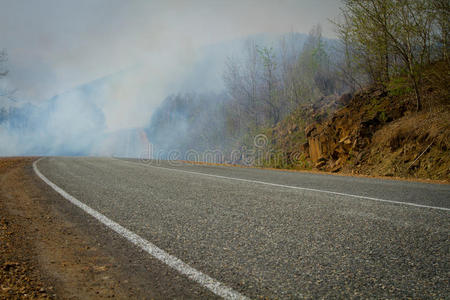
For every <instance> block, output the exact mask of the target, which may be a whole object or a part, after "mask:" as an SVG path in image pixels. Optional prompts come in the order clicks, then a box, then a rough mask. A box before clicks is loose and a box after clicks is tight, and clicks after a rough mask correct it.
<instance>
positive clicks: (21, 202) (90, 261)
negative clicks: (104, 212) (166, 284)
mask: <svg viewBox="0 0 450 300" xmlns="http://www.w3.org/2000/svg"><path fill="white" fill-rule="evenodd" d="M33 160H34V158H2V159H0V212H1V221H0V226H1V228H0V242H1V248H0V265H1V269H0V276H1V277H0V278H1V282H2V283H1V290H0V298H17V299H18V298H20V299H23V298H32V299H34V298H41V299H53V298H68V299H71V298H79V299H88V298H97V299H98V298H110V297H115V296H116V297H119V298H126V297H127V296H129V295H128V294H127V293H126V291H123V290H122V289H121V287H120V285H119V283H118V282H117V280H115V278H114V276H113V275H112V274H110V272H108V271H109V269H111V266H112V265H113V264H114V260H113V258H112V257H110V256H108V255H105V254H104V253H102V252H101V251H100V250H99V249H98V248H96V247H95V246H92V245H90V244H89V241H86V239H85V238H83V237H82V235H81V234H80V232H77V230H76V229H75V228H74V225H73V224H71V223H70V222H68V221H66V220H64V219H62V218H61V216H60V215H59V214H58V212H57V211H55V210H53V211H52V210H51V209H50V208H49V207H45V206H44V205H42V204H44V202H46V201H47V200H46V197H44V195H43V193H42V191H40V189H39V188H38V187H37V186H36V185H35V183H34V180H33V178H32V176H30V174H29V172H27V170H26V169H27V168H30V165H31V163H32V161H33ZM28 171H29V170H28Z"/></svg>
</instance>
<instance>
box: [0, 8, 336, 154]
mask: <svg viewBox="0 0 450 300" xmlns="http://www.w3.org/2000/svg"><path fill="white" fill-rule="evenodd" d="M336 12H337V1H334V0H326V1H313V0H305V1H295V0H292V1H287V0H286V1H271V0H261V1H256V0H254V1H181V0H180V1H119V0H80V1H59V0H44V1H25V0H15V1H7V0H0V48H5V49H7V51H8V54H9V56H8V62H7V67H8V69H9V71H10V72H9V74H8V76H7V77H5V78H2V79H1V80H0V81H1V88H2V90H15V89H17V92H16V93H15V94H14V97H15V99H16V101H15V102H11V101H10V100H7V99H3V98H2V99H0V106H1V107H5V108H6V109H7V110H8V111H9V110H14V111H15V112H14V113H12V116H13V118H12V120H11V121H9V122H8V123H6V122H3V123H1V124H0V143H1V144H0V155H19V154H55V155H56V154H70V155H77V154H80V155H81V154H83V155H85V154H91V155H95V154H97V155H105V154H111V155H113V154H118V155H121V154H123V153H122V152H125V153H134V154H133V155H135V153H136V152H138V150H130V149H129V148H130V146H128V147H125V146H124V145H123V144H122V142H123V140H135V141H137V142H128V144H139V142H138V141H139V139H140V136H139V133H136V132H137V131H136V130H134V129H135V128H141V127H144V126H146V125H148V123H149V120H150V117H151V115H152V113H153V112H154V111H155V109H156V108H157V107H158V105H159V104H160V103H161V102H162V101H163V100H164V98H166V96H167V95H169V94H172V93H177V92H186V91H200V92H204V91H206V92H208V91H218V90H220V89H221V88H222V84H223V83H222V78H221V75H222V74H221V72H222V70H221V68H222V67H223V62H224V59H225V58H226V56H227V55H230V53H232V52H233V51H235V50H236V47H238V45H239V43H240V42H241V41H242V40H245V39H246V37H247V36H249V35H252V34H257V33H271V34H278V33H283V32H289V31H291V30H294V31H299V32H307V31H308V30H309V29H310V28H311V26H313V25H314V24H316V23H319V22H321V23H323V24H326V19H327V18H332V17H334V16H335V14H336ZM330 28H331V26H330V27H327V26H325V34H326V35H328V36H332V35H333V32H332V31H331V30H330ZM24 119H26V122H25V121H24ZM19 121H22V124H21V125H20V126H19ZM24 124H25V125H24ZM133 130H134V131H133ZM127 148H128V149H127ZM131 148H133V147H131ZM117 149H125V150H117ZM117 152H120V153H117ZM130 155H132V154H130Z"/></svg>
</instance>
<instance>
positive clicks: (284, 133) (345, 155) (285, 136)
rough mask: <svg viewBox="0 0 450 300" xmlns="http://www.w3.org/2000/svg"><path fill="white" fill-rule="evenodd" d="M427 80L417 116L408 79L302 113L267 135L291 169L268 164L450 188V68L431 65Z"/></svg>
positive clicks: (329, 101) (326, 100)
mask: <svg viewBox="0 0 450 300" xmlns="http://www.w3.org/2000/svg"><path fill="white" fill-rule="evenodd" d="M424 75H425V76H424V82H423V85H422V91H421V92H422V94H423V99H424V101H423V109H422V110H421V111H419V112H417V111H416V110H415V106H414V94H413V91H412V90H411V89H410V88H409V86H408V84H407V79H406V78H405V77H396V78H394V79H392V80H391V81H390V83H389V84H387V86H386V87H380V86H371V87H368V88H365V89H363V90H360V91H358V92H356V93H355V94H354V95H352V96H350V95H344V96H342V97H328V98H324V99H322V103H321V102H318V103H316V104H315V107H314V106H310V107H301V108H299V109H298V110H297V111H295V112H294V113H293V114H291V115H290V116H288V117H287V118H286V119H285V120H284V121H283V122H281V123H280V124H278V126H276V127H275V128H274V129H271V130H269V132H268V133H269V136H270V140H271V147H273V149H275V150H277V151H282V153H284V154H285V156H286V157H287V160H286V163H285V164H275V165H274V164H273V162H266V164H265V165H266V166H272V167H289V168H296V169H317V170H321V171H328V172H340V173H351V174H365V175H375V176H396V177H407V178H424V179H437V180H444V181H449V179H450V151H449V149H450V118H449V115H450V114H449V112H450V101H449V100H450V92H449V87H448V84H447V83H448V82H449V80H450V74H449V70H448V66H447V64H446V63H442V62H441V63H436V64H433V65H431V66H429V67H428V68H427V70H426V71H425V73H424ZM333 111H334V112H333ZM306 112H308V113H309V114H310V115H311V117H310V118H309V120H310V121H312V122H309V123H308V122H305V118H304V116H305V115H307V114H306ZM314 119H315V120H316V121H314Z"/></svg>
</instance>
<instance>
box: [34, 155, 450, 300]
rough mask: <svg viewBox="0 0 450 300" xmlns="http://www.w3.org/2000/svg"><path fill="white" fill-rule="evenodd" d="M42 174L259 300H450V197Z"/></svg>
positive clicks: (298, 181) (258, 176) (387, 183)
mask: <svg viewBox="0 0 450 300" xmlns="http://www.w3.org/2000/svg"><path fill="white" fill-rule="evenodd" d="M37 166H38V168H39V170H40V171H41V172H42V174H44V176H46V177H47V178H48V179H49V180H51V181H52V182H54V183H55V184H56V185H58V186H59V187H60V188H62V189H63V190H65V191H66V192H67V193H69V194H70V195H72V196H74V197H76V198H77V199H78V200H80V201H82V202H83V203H85V204H86V205H88V206H89V207H91V208H92V209H94V210H96V211H98V212H100V213H101V214H103V215H105V216H106V217H108V218H110V219H111V220H113V221H115V222H117V223H119V224H120V225H122V226H123V227H125V228H127V229H128V230H130V231H132V232H134V233H136V234H137V235H139V236H140V237H142V238H144V239H146V240H147V241H149V242H151V243H153V244H155V245H156V246H158V247H159V248H161V249H163V250H165V251H166V252H168V253H170V254H171V255H173V256H175V257H177V258H179V259H181V260H182V261H183V262H185V263H186V264H188V265H189V266H191V267H193V268H195V269H196V270H199V271H200V272H202V273H204V274H207V275H209V276H210V277H212V278H214V279H216V280H218V281H220V282H222V283H223V284H225V285H226V286H228V287H230V288H232V289H233V290H235V291H238V292H239V293H241V294H243V295H245V296H248V297H250V298H258V297H260V296H264V297H268V298H287V299H292V298H296V299H298V298H303V297H304V298H311V297H312V298H328V297H338V298H349V297H363V298H367V297H369V298H372V297H373V298H406V297H412V298H447V297H448V295H450V289H449V286H450V285H449V278H450V276H449V275H450V268H449V261H450V255H449V254H450V251H449V245H450V244H449V231H450V226H449V225H450V218H449V217H450V211H449V210H448V209H449V208H450V186H449V185H439V184H426V183H414V182H406V181H394V180H381V179H369V178H355V177H344V176H331V175H318V174H307V173H294V172H282V171H272V170H260V169H245V168H233V167H221V166H201V165H190V164H180V163H178V164H177V165H170V164H168V163H159V164H156V163H155V162H152V163H150V164H143V163H140V162H139V161H131V160H119V159H111V158H62V157H60V158H44V159H43V160H41V161H39V162H38V164H37ZM295 187H297V188H295ZM355 196H362V197H355ZM383 200H387V201H388V202H384V201H383ZM397 202H405V203H404V204H402V203H397ZM415 205H419V206H415ZM420 205H424V207H421V206H420ZM433 207H434V208H433ZM86 217H88V216H86ZM162 276H164V275H162ZM192 285H196V283H194V282H193V283H192ZM186 288H189V287H186Z"/></svg>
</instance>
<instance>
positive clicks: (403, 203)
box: [116, 159, 450, 211]
mask: <svg viewBox="0 0 450 300" xmlns="http://www.w3.org/2000/svg"><path fill="white" fill-rule="evenodd" d="M116 160H118V161H121V162H128V163H132V164H138V165H141V166H148V167H152V168H158V169H164V170H171V171H177V172H183V173H189V174H195V175H202V176H209V177H215V178H221V179H230V180H237V181H244V182H251V183H257V184H264V185H270V186H276V187H282V188H289V189H296V190H303V191H310V192H317V193H323V194H330V195H338V196H346V197H351V198H357V199H364V200H372V201H378V202H386V203H392V204H401V205H408V206H415V207H421V208H430V209H438V210H443V211H450V208H446V207H439V206H430V205H424V204H417V203H412V202H402V201H395V200H386V199H380V198H373V197H367V196H360V195H353V194H346V193H339V192H332V191H326V190H318V189H311V188H305V187H299V186H293V185H284V184H278V183H271V182H265V181H259V180H251V179H243V178H235V177H228V176H220V175H214V174H207V173H202V172H193V171H186V170H180V169H175V168H166V167H160V166H152V165H150V164H143V163H139V162H134V161H128V160H121V159H116Z"/></svg>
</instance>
